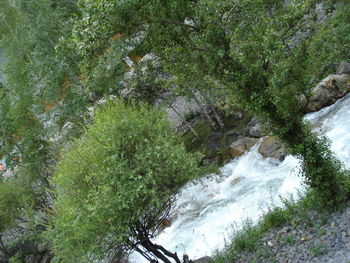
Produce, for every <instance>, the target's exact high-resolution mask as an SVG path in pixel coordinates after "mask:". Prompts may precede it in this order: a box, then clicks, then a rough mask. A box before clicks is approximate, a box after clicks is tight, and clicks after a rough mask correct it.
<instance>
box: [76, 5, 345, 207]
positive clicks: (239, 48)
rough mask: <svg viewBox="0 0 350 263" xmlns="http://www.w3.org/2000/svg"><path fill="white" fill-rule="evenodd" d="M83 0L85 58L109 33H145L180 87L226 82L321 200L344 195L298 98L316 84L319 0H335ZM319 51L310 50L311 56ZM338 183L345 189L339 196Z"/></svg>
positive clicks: (338, 172) (337, 169)
mask: <svg viewBox="0 0 350 263" xmlns="http://www.w3.org/2000/svg"><path fill="white" fill-rule="evenodd" d="M92 2H94V3H92ZM337 2H342V1H337ZM80 3H81V5H82V6H84V9H83V12H82V19H81V20H77V21H76V23H75V28H76V29H79V30H75V31H73V38H71V40H72V41H73V42H74V43H75V45H76V46H79V48H80V49H79V50H80V52H81V53H82V55H83V56H84V57H85V60H84V63H86V60H90V61H92V58H93V57H94V56H96V52H99V51H100V50H102V49H106V48H108V46H109V45H110V44H109V43H110V42H109V41H108V39H109V38H108V37H107V36H108V35H110V36H112V35H113V34H116V33H118V32H119V33H121V36H122V37H121V38H120V39H119V43H124V45H125V44H126V43H128V41H129V42H130V41H131V39H133V38H135V35H137V34H138V33H140V32H142V38H139V39H138V42H137V45H138V46H139V48H140V46H142V47H143V49H144V50H147V51H148V52H151V53H152V54H154V55H155V56H157V57H158V58H159V61H161V63H163V68H164V69H165V72H166V74H169V75H171V76H174V79H175V80H176V82H177V84H178V85H181V86H182V87H184V88H185V89H187V90H191V88H193V87H195V88H198V87H200V86H201V84H200V83H201V82H202V83H203V85H206V83H207V81H203V80H209V81H214V82H216V83H219V85H222V86H224V87H226V88H227V89H228V90H230V91H231V92H232V93H233V94H234V96H235V97H236V98H237V101H239V103H240V104H241V105H242V106H243V107H244V108H245V109H246V110H248V111H250V112H252V113H253V114H255V115H256V116H257V117H259V118H260V119H261V120H262V121H263V122H264V123H266V124H267V126H268V127H269V128H270V130H271V132H272V133H273V134H275V135H277V136H278V137H279V138H280V139H281V141H282V142H284V143H285V144H286V146H287V147H288V148H289V150H290V152H291V153H292V154H293V155H295V156H297V157H298V158H299V159H300V160H301V162H302V167H303V175H304V176H305V179H306V183H307V184H308V185H309V186H310V187H311V188H312V189H314V190H315V191H316V192H317V193H318V195H319V196H320V197H321V198H322V199H323V200H324V201H327V202H329V204H330V205H331V204H334V203H336V202H337V201H339V200H338V199H339V198H340V196H342V198H345V197H346V196H347V191H345V189H344V188H343V187H342V186H341V185H342V184H345V181H346V178H347V177H346V175H345V174H344V172H343V170H342V168H341V165H340V164H339V162H338V161H337V160H336V158H335V157H334V156H333V154H332V153H331V152H330V150H329V149H328V142H327V141H326V140H324V139H319V138H318V137H317V136H316V135H315V134H313V133H312V132H311V131H310V128H309V127H308V126H307V125H306V124H304V123H303V120H302V116H303V109H302V107H301V105H300V103H299V101H298V97H297V95H298V94H301V93H304V92H305V90H308V89H309V87H310V86H311V85H312V84H313V82H312V81H311V80H310V78H311V77H310V76H308V75H307V72H310V70H309V69H310V68H312V67H313V66H314V64H313V62H315V60H312V59H311V58H310V56H311V52H310V50H309V49H308V44H309V42H310V41H311V39H312V37H313V36H314V35H315V32H317V30H318V29H319V28H320V27H322V22H321V21H318V19H317V12H316V11H315V10H316V9H315V7H316V4H319V3H323V4H324V6H327V5H329V6H331V7H332V8H333V9H334V8H335V5H334V1H316V0H301V1H300V0H292V1H289V2H288V3H286V1H283V0H258V1H256V0H243V1H214V0H203V1H188V0H181V1H178V0H176V1H175V0H169V1H166V2H164V1H161V0H158V1H143V0H129V1H122V2H112V1H109V0H100V1H97V2H96V1H91V0H81V1H80ZM344 4H346V3H344ZM339 8H341V7H339ZM86 21H89V23H87V22H86ZM79 32H90V33H89V34H84V35H82V34H80V33H79ZM101 35H103V36H104V37H103V38H101V37H100V36H101ZM120 45H121V44H120ZM344 46H347V45H344ZM321 50H322V49H319V50H313V52H312V56H317V55H318V54H317V51H318V52H320V51H321ZM89 65H90V66H91V68H93V67H94V66H93V64H92V63H90V64H89ZM340 189H342V190H341V192H343V193H344V195H339V191H340Z"/></svg>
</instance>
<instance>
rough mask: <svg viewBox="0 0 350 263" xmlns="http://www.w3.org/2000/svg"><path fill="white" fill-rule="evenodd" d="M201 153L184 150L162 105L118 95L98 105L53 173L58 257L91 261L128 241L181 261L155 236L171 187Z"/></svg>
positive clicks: (185, 177) (189, 172) (194, 171)
mask: <svg viewBox="0 0 350 263" xmlns="http://www.w3.org/2000/svg"><path fill="white" fill-rule="evenodd" d="M199 157H200V156H199V154H189V153H186V151H185V149H184V146H183V145H182V144H179V143H178V140H177V139H176V137H175V136H174V134H173V131H172V130H171V128H170V127H169V123H168V122H167V121H166V119H165V117H164V115H163V114H162V113H159V112H157V111H155V110H151V109H149V108H148V107H147V106H144V105H139V106H137V105H136V104H135V103H129V105H126V104H125V103H123V102H121V101H118V102H117V103H115V102H110V103H107V105H104V106H103V107H102V108H100V109H98V110H97V111H96V113H95V116H94V120H93V123H92V124H91V125H88V127H87V128H86V130H85V133H84V135H83V136H82V137H81V138H79V139H76V140H75V141H73V142H72V144H71V145H70V147H69V148H68V149H66V150H65V151H64V153H63V155H62V158H61V160H60V162H59V164H58V166H57V173H56V174H55V176H54V177H53V179H52V180H51V183H52V185H53V187H54V188H55V190H54V194H55V196H56V197H57V200H56V201H55V202H54V209H53V217H52V225H51V227H50V230H49V231H48V234H47V236H48V238H49V239H51V240H52V243H53V251H54V253H55V256H56V257H55V258H56V259H57V260H58V261H59V259H61V260H63V261H64V262H72V261H74V262H90V261H93V260H97V259H102V258H106V255H111V253H113V252H114V251H115V250H116V249H117V248H119V247H120V246H124V247H125V248H127V249H131V250H132V249H134V250H136V251H138V252H140V253H141V254H142V255H143V256H145V257H146V258H147V259H149V260H150V259H152V258H154V257H157V258H159V259H160V260H162V261H163V262H166V263H170V262H171V261H170V259H169V258H172V259H174V260H175V262H177V263H180V261H179V259H178V257H177V255H176V253H171V252H169V251H167V250H166V249H165V248H163V247H162V246H159V245H157V244H154V243H153V242H152V241H151V238H152V237H153V236H154V235H155V233H156V232H157V230H158V228H159V226H160V224H161V222H162V220H163V219H164V218H165V217H166V216H168V215H169V213H170V212H171V209H172V207H173V201H174V194H176V192H177V191H178V190H179V188H180V187H182V186H183V185H184V184H185V183H186V182H188V181H189V180H191V179H193V178H195V177H196V175H198V174H199V172H200V169H199V168H198V164H199Z"/></svg>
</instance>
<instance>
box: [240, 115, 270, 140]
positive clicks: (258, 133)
mask: <svg viewBox="0 0 350 263" xmlns="http://www.w3.org/2000/svg"><path fill="white" fill-rule="evenodd" d="M244 134H245V135H246V136H248V137H253V138H261V137H263V136H264V135H265V134H264V132H263V131H262V127H261V123H260V121H259V120H258V119H257V118H255V117H254V118H252V119H251V121H250V122H249V123H248V124H247V126H246V127H245V129H244Z"/></svg>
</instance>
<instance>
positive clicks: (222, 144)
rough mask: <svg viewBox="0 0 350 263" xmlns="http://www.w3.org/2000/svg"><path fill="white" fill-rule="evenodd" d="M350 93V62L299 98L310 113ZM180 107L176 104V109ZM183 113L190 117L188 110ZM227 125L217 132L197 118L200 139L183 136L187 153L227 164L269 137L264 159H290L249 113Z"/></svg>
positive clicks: (262, 151)
mask: <svg viewBox="0 0 350 263" xmlns="http://www.w3.org/2000/svg"><path fill="white" fill-rule="evenodd" d="M349 91H350V63H345V62H342V63H339V65H338V68H337V72H336V74H333V75H330V76H328V77H327V78H325V79H323V80H322V81H321V82H320V83H319V84H318V85H316V86H315V87H313V88H311V89H310V91H309V93H308V94H302V95H299V96H298V97H299V100H300V103H301V105H302V107H303V111H304V112H305V114H306V113H310V112H314V111H318V110H320V109H322V108H323V107H326V106H329V105H331V104H333V103H335V102H336V101H337V100H338V99H340V98H342V97H344V96H345V95H346V94H347V93H348V92H349ZM177 106H178V105H177ZM177 106H176V105H174V107H177ZM180 108H181V107H180ZM179 111H180V110H179ZM181 112H182V113H183V114H184V115H185V114H186V111H184V110H181ZM223 122H224V124H225V128H224V129H221V130H214V129H213V128H212V127H211V124H210V123H209V122H208V121H207V120H205V119H201V118H198V117H197V118H195V119H194V120H193V121H192V123H191V125H192V127H193V129H194V130H195V131H196V132H197V133H198V135H199V137H197V138H196V136H195V135H194V134H192V133H191V132H190V131H187V132H185V133H184V134H183V139H184V142H185V146H186V148H187V150H189V151H201V152H203V153H204V155H205V157H204V159H203V164H204V165H206V164H208V163H211V162H216V163H218V164H219V165H222V164H225V163H226V162H228V161H229V160H231V159H232V158H236V157H239V156H241V155H243V154H244V153H245V152H247V151H248V150H250V148H251V147H253V146H254V145H255V143H257V142H258V140H259V139H260V138H262V137H265V138H264V141H263V142H262V144H261V146H260V148H259V152H260V154H261V155H262V156H263V157H265V158H274V159H277V160H283V159H284V157H285V156H286V152H285V148H284V146H283V145H282V144H281V143H280V142H279V141H278V139H277V138H275V137H269V136H267V135H268V133H267V132H266V131H264V129H263V125H262V124H261V123H260V122H259V120H258V119H257V118H255V117H254V116H251V115H250V114H249V113H247V112H245V111H243V110H240V109H237V110H236V111H234V112H233V113H232V114H229V115H227V116H223Z"/></svg>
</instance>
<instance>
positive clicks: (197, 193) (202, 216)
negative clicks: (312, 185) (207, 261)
mask: <svg viewBox="0 0 350 263" xmlns="http://www.w3.org/2000/svg"><path fill="white" fill-rule="evenodd" d="M305 119H306V120H307V121H309V122H311V123H312V124H315V126H317V127H318V128H317V130H318V132H320V133H322V134H324V135H326V136H327V137H328V138H329V139H330V140H331V142H332V146H331V148H332V150H333V151H334V152H335V154H336V156H337V157H338V158H339V159H340V160H341V161H343V162H344V164H345V166H346V168H350V95H348V96H346V97H345V98H343V99H341V100H339V101H338V102H336V103H335V104H334V105H332V106H330V107H327V108H324V109H322V110H320V111H318V112H315V113H312V114H309V115H307V116H306V117H305ZM258 145H259V144H257V145H256V146H255V147H253V148H252V149H251V150H250V151H249V152H247V153H246V154H244V155H243V156H241V157H240V158H237V159H235V160H233V161H231V162H230V163H228V164H226V165H225V166H224V167H223V168H222V169H221V176H220V179H218V176H217V175H216V176H214V175H211V176H207V177H205V178H202V179H201V180H200V181H198V182H196V183H190V184H188V185H187V186H186V187H185V188H184V189H183V190H182V191H181V193H180V194H179V198H178V200H177V205H179V206H181V207H180V208H179V210H178V211H177V213H176V219H175V220H174V221H173V223H172V225H171V226H170V227H168V228H166V229H165V230H164V231H163V232H162V233H161V234H160V235H159V236H158V237H157V238H156V239H155V240H154V241H155V242H156V243H158V244H161V245H163V246H164V247H166V248H167V249H169V250H170V251H176V252H177V253H178V254H179V255H180V256H181V257H182V254H184V253H185V254H188V255H190V257H191V258H199V257H202V256H205V255H209V256H210V255H212V254H213V253H214V252H215V250H220V249H223V248H224V245H225V239H226V240H227V238H228V236H229V234H230V233H232V228H236V229H237V228H239V227H240V226H241V225H242V222H243V221H244V220H245V219H247V218H250V219H252V220H253V221H255V222H256V221H257V220H258V219H259V217H260V216H261V214H262V213H263V212H264V211H266V210H267V209H268V207H269V206H271V204H277V205H278V204H281V198H280V196H284V197H286V196H288V195H291V194H292V195H294V196H295V197H297V193H298V191H299V190H302V180H301V178H300V177H298V176H297V175H298V173H299V162H298V160H297V159H296V158H294V157H292V156H287V157H286V158H285V160H284V161H282V162H276V161H273V160H271V159H264V158H263V157H262V156H261V155H260V154H259V153H258V151H257V149H258ZM130 261H131V262H133V263H141V262H147V261H146V260H145V259H143V258H142V257H141V256H139V255H138V254H136V253H134V254H133V255H131V257H130Z"/></svg>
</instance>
